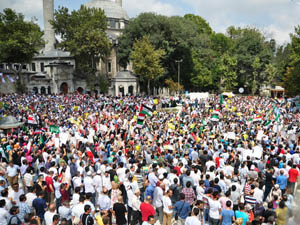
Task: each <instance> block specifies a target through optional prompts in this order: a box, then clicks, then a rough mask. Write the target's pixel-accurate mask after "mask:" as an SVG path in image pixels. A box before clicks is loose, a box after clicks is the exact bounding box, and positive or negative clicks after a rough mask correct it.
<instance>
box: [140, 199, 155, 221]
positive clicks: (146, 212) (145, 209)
mask: <svg viewBox="0 0 300 225" xmlns="http://www.w3.org/2000/svg"><path fill="white" fill-rule="evenodd" d="M140 210H141V213H142V221H143V222H144V221H148V217H149V216H154V214H155V210H154V208H153V206H152V205H151V204H149V203H146V202H142V204H141V206H140Z"/></svg>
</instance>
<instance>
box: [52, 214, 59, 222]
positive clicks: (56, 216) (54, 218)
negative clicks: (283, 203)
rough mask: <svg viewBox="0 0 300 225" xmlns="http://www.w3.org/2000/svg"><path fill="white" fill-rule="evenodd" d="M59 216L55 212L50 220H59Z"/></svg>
mask: <svg viewBox="0 0 300 225" xmlns="http://www.w3.org/2000/svg"><path fill="white" fill-rule="evenodd" d="M59 218H60V217H59V215H57V214H55V215H54V216H53V219H52V222H54V221H57V220H59Z"/></svg>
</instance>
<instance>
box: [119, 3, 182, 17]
mask: <svg viewBox="0 0 300 225" xmlns="http://www.w3.org/2000/svg"><path fill="white" fill-rule="evenodd" d="M123 7H124V8H125V9H126V11H127V13H128V14H129V15H132V16H137V15H138V14H140V13H142V12H155V13H157V14H162V15H166V16H173V15H179V14H180V12H181V10H180V7H179V6H175V5H174V4H173V5H172V4H169V3H163V1H162V0H123Z"/></svg>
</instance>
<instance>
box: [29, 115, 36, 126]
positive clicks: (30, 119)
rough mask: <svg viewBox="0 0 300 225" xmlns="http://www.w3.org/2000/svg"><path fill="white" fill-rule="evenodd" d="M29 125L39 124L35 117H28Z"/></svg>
mask: <svg viewBox="0 0 300 225" xmlns="http://www.w3.org/2000/svg"><path fill="white" fill-rule="evenodd" d="M27 123H29V124H37V122H36V120H35V118H34V117H33V116H28V118H27Z"/></svg>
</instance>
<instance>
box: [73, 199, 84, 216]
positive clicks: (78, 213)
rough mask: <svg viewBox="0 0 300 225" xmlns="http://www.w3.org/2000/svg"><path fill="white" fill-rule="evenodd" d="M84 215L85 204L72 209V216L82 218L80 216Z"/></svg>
mask: <svg viewBox="0 0 300 225" xmlns="http://www.w3.org/2000/svg"><path fill="white" fill-rule="evenodd" d="M83 213H84V204H82V203H79V204H77V205H75V206H74V207H73V209H72V216H74V217H77V218H80V216H81V215H82V214H83Z"/></svg>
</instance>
